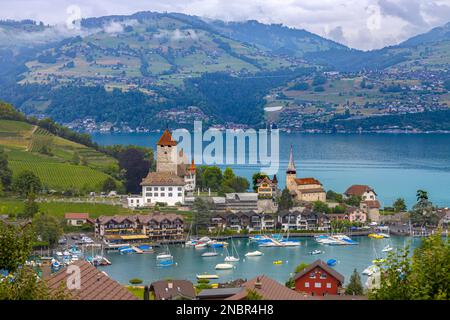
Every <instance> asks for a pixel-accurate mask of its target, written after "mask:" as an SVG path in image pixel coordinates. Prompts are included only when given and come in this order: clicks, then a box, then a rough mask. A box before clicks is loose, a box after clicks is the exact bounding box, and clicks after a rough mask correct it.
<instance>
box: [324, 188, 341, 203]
mask: <svg viewBox="0 0 450 320" xmlns="http://www.w3.org/2000/svg"><path fill="white" fill-rule="evenodd" d="M327 200H331V201H335V202H338V203H342V201H343V197H342V194H340V193H337V192H334V191H333V190H328V191H327Z"/></svg>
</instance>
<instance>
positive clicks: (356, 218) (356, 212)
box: [347, 207, 367, 223]
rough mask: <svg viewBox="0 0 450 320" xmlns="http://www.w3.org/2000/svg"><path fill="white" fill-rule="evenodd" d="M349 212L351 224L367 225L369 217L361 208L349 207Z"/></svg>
mask: <svg viewBox="0 0 450 320" xmlns="http://www.w3.org/2000/svg"><path fill="white" fill-rule="evenodd" d="M347 212H348V219H349V220H350V222H360V223H366V221H367V215H366V213H365V212H364V211H363V210H362V209H361V208H357V207H348V208H347Z"/></svg>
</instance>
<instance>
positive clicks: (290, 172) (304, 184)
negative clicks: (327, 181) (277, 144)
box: [286, 147, 326, 202]
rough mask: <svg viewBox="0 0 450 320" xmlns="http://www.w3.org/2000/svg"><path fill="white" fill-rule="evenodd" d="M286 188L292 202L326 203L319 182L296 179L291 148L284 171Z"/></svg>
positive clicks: (310, 179)
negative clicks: (291, 197)
mask: <svg viewBox="0 0 450 320" xmlns="http://www.w3.org/2000/svg"><path fill="white" fill-rule="evenodd" d="M286 187H287V188H288V190H289V192H290V193H291V195H292V196H293V198H294V200H297V201H307V202H314V201H323V202H325V201H326V192H325V190H324V188H323V186H322V184H321V183H320V181H319V180H317V179H315V178H300V179H299V178H297V170H296V168H295V164H294V156H293V153H292V147H291V154H290V156H289V164H288V168H287V170H286Z"/></svg>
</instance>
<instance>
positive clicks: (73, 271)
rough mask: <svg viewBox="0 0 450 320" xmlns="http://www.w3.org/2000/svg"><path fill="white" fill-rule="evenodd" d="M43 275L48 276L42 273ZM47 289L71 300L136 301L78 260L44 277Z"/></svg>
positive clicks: (105, 276)
mask: <svg viewBox="0 0 450 320" xmlns="http://www.w3.org/2000/svg"><path fill="white" fill-rule="evenodd" d="M43 274H48V272H44V270H43ZM44 281H45V282H46V284H47V286H48V288H49V289H50V290H51V291H53V292H54V293H58V292H60V290H62V293H64V295H67V296H68V297H69V298H71V299H72V300H138V298H136V297H135V296H134V295H133V294H132V293H131V292H130V291H128V289H127V288H125V287H124V286H123V285H121V284H120V283H118V282H117V281H115V280H113V279H111V278H110V277H108V276H107V275H106V274H105V273H104V272H102V271H100V270H98V269H97V268H96V267H94V266H93V265H92V264H90V263H89V262H87V261H84V260H80V261H76V262H74V263H73V264H71V265H69V266H68V267H65V268H63V269H61V270H60V271H58V272H57V273H55V274H52V275H50V276H49V277H44Z"/></svg>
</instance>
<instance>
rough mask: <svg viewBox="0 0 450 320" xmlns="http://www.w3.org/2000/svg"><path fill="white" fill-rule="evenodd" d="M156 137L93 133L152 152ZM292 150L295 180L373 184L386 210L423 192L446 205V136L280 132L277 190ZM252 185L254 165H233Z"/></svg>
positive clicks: (339, 185)
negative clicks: (400, 199) (387, 207)
mask: <svg viewBox="0 0 450 320" xmlns="http://www.w3.org/2000/svg"><path fill="white" fill-rule="evenodd" d="M160 136H161V133H124V134H94V135H92V137H93V140H94V141H96V142H97V143H99V144H102V145H111V144H134V145H139V146H146V147H152V148H154V147H155V145H156V142H157V141H158V139H159V137H160ZM291 145H292V146H293V148H294V158H295V164H296V167H297V176H299V177H315V178H317V179H319V180H320V181H321V182H322V184H323V186H324V188H325V189H326V190H330V189H332V190H334V191H336V192H340V193H342V192H344V191H345V190H346V189H347V187H349V186H350V185H352V184H367V185H370V186H372V187H373V188H374V189H375V190H376V192H377V194H378V197H379V199H380V201H381V203H382V206H385V205H386V206H389V205H391V204H392V203H393V201H395V199H397V198H398V197H402V198H404V199H405V200H406V202H407V205H408V207H410V206H411V205H413V204H414V203H415V201H416V198H415V196H416V191H417V190H418V189H423V190H426V191H428V195H429V197H430V200H431V201H432V202H433V203H434V204H437V205H439V206H449V205H450V135H445V134H414V135H413V134H411V135H407V134H361V135H358V134H334V135H329V134H301V133H290V134H287V133H280V159H279V171H278V173H277V177H278V180H279V182H280V187H282V188H283V187H284V184H285V178H286V177H285V170H286V167H287V164H288V161H289V150H290V146H291ZM231 167H232V168H233V170H235V172H236V173H237V174H239V175H242V176H244V177H246V178H247V179H249V181H251V176H252V175H253V173H255V172H257V171H259V169H260V167H259V166H257V165H232V166H231Z"/></svg>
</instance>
